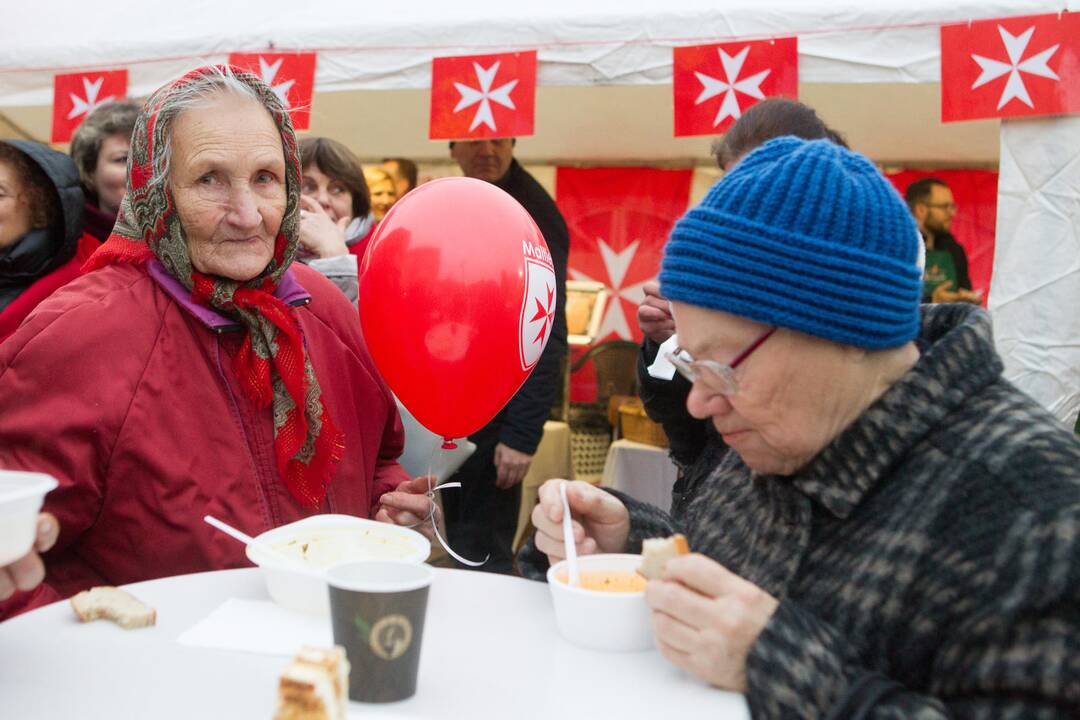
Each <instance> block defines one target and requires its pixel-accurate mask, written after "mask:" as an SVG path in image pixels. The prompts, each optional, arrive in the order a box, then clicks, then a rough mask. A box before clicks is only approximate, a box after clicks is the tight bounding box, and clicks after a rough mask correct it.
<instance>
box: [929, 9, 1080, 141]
mask: <svg viewBox="0 0 1080 720" xmlns="http://www.w3.org/2000/svg"><path fill="white" fill-rule="evenodd" d="M1076 112H1080V13H1063V14H1062V15H1060V16H1059V15H1028V16H1025V17H1011V18H998V19H994V20H980V21H978V22H973V23H970V24H968V23H964V24H960V25H944V26H942V28H941V120H942V122H952V121H956V120H974V119H977V118H995V117H997V118H1001V117H1023V116H1028V115H1056V114H1061V113H1076Z"/></svg>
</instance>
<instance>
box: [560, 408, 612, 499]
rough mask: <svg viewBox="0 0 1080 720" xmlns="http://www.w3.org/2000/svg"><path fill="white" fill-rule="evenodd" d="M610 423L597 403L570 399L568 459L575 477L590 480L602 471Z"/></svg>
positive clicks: (609, 438)
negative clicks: (575, 401)
mask: <svg viewBox="0 0 1080 720" xmlns="http://www.w3.org/2000/svg"><path fill="white" fill-rule="evenodd" d="M610 445H611V426H610V425H608V422H607V415H606V413H605V412H604V408H603V407H601V406H599V405H597V404H596V403H570V461H571V464H572V467H573V469H574V479H576V480H586V481H592V480H595V479H597V478H599V477H600V476H601V475H603V473H604V462H605V461H606V460H607V453H608V447H609V446H610Z"/></svg>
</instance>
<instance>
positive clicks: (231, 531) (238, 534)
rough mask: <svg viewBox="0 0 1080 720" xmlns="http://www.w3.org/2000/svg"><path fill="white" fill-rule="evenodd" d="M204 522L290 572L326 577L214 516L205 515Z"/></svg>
mask: <svg viewBox="0 0 1080 720" xmlns="http://www.w3.org/2000/svg"><path fill="white" fill-rule="evenodd" d="M203 520H205V521H206V523H207V524H209V525H212V526H214V527H215V528H217V529H218V530H220V531H221V532H223V533H225V534H226V535H228V536H229V537H231V538H233V539H234V540H239V541H240V542H242V543H244V544H245V545H248V546H250V547H253V548H255V549H256V550H258V551H259V552H261V553H262V554H263V555H266V556H268V557H270V558H271V559H272V560H274V561H275V562H278V563H281V564H282V565H284V566H285V567H287V568H289V570H290V571H292V572H298V573H302V574H304V575H310V576H312V577H318V578H322V577H324V575H323V573H321V572H319V571H318V570H316V569H314V568H311V567H308V566H307V565H305V564H304V563H302V562H300V561H298V560H296V559H294V558H291V557H289V556H288V555H282V554H281V553H279V552H278V551H277V550H275V549H274V548H272V547H270V546H269V545H267V544H266V543H263V542H259V541H258V540H256V539H255V538H253V537H251V536H250V535H248V534H247V533H245V532H243V531H242V530H237V529H236V528H234V527H233V526H232V525H229V524H228V523H224V522H222V521H221V520H218V519H217V518H216V517H214V516H213V515H204V516H203Z"/></svg>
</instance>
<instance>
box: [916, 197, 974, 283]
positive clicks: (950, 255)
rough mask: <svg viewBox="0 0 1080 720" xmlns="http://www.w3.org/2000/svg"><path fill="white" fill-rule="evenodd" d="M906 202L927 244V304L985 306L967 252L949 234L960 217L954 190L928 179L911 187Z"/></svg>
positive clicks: (924, 281) (925, 276)
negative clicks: (975, 289)
mask: <svg viewBox="0 0 1080 720" xmlns="http://www.w3.org/2000/svg"><path fill="white" fill-rule="evenodd" d="M904 199H905V200H907V204H908V208H909V209H910V210H911V214H912V215H913V216H914V217H915V222H916V224H918V226H919V232H920V233H922V236H923V241H924V242H925V243H926V273H925V275H924V278H923V302H935V303H944V302H970V303H975V304H978V303H981V302H982V293H977V292H972V290H971V278H970V276H969V275H968V259H967V253H965V252H964V248H963V247H962V246H961V245H960V243H958V242H956V238H954V237H953V236H952V233H950V232H949V229H950V228H951V227H952V220H953V216H954V215H956V201H955V200H953V194H952V190H950V189H949V186H948V185H946V184H945V182H944V181H942V180H939V179H938V178H933V177H928V178H923V179H922V180H916V181H915V182H913V183H911V184H910V185H908V189H907V192H906V193H904Z"/></svg>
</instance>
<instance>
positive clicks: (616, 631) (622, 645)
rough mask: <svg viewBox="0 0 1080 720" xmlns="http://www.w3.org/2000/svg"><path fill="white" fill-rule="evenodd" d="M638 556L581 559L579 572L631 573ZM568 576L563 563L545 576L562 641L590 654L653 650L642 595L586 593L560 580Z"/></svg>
mask: <svg viewBox="0 0 1080 720" xmlns="http://www.w3.org/2000/svg"><path fill="white" fill-rule="evenodd" d="M640 564H641V556H640V555H625V554H611V555H582V556H580V557H578V567H579V569H580V571H581V572H583V573H584V572H595V571H598V570H600V571H623V572H634V571H635V570H637V568H638V566H639V565H640ZM567 573H568V570H567V567H566V561H565V560H563V561H562V562H558V563H556V564H555V565H553V566H552V567H551V568H550V569H549V570H548V573H547V581H548V587H549V588H551V599H552V601H553V602H554V603H555V622H556V624H557V625H558V626H559V632H560V633H561V634H562V636H563V637H564V638H566V639H567V640H569V641H570V642H572V643H574V644H575V645H580V646H581V647H586V648H590V649H592V650H606V651H609V652H633V651H639V650H649V649H651V648H652V647H654V643H653V631H652V621H651V619H650V617H649V608H648V607H647V606H646V605H645V593H644V591H642V592H631V593H616V592H601V591H599V590H585V589H583V588H580V587H572V586H570V585H567V584H566V583H564V582H562V581H561V580H559V579H558V578H559V576H565V575H566V574H567Z"/></svg>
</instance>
